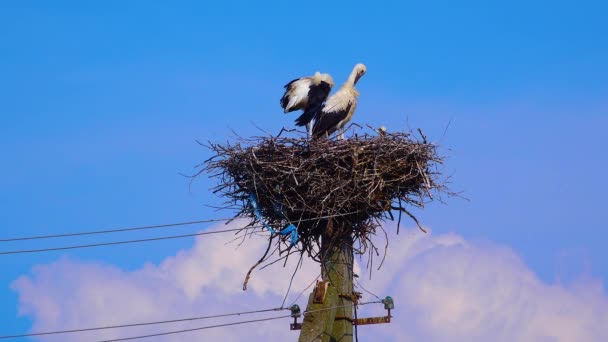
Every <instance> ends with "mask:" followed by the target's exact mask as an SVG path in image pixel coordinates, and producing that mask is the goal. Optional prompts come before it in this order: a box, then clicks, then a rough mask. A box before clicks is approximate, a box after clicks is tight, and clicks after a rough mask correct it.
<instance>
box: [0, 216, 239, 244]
mask: <svg viewBox="0 0 608 342" xmlns="http://www.w3.org/2000/svg"><path fill="white" fill-rule="evenodd" d="M227 220H230V218H224V219H211V220H199V221H187V222H178V223H167V224H157V225H152V226H141V227H130V228H117V229H106V230H95V231H88V232H76V233H62V234H54V235H39V236H21V237H14V238H6V239H0V242H12V241H24V240H41V239H56V238H63V237H69V236H82V235H96V234H109V233H119V232H128V231H134V230H146V229H157V228H167V227H176V226H187V225H193V224H199V223H210V222H221V221H227Z"/></svg>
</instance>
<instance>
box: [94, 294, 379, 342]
mask: <svg viewBox="0 0 608 342" xmlns="http://www.w3.org/2000/svg"><path fill="white" fill-rule="evenodd" d="M374 303H381V301H374V302H365V303H359V305H367V304H374ZM351 305H352V304H348V305H339V306H333V307H329V308H323V309H317V310H311V311H304V312H303V314H304V315H306V314H310V313H313V312H319V311H327V310H332V309H339V308H344V307H348V306H351ZM289 317H292V316H291V315H285V316H277V317H268V318H260V319H254V320H249V321H239V322H232V323H225V324H216V325H208V326H204V327H198V328H192V329H182V330H174V331H167V332H163V333H156V334H149V335H139V336H131V337H123V338H117V339H112V340H103V341H100V342H118V341H129V340H136V339H142V338H148V337H158V336H166V335H174V334H181V333H186V332H191V331H199V330H205V329H212V328H221V327H227V326H232V325H239V324H247V323H255V322H263V321H270V320H275V319H282V318H289Z"/></svg>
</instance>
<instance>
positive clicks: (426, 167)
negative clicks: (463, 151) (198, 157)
mask: <svg viewBox="0 0 608 342" xmlns="http://www.w3.org/2000/svg"><path fill="white" fill-rule="evenodd" d="M418 131H419V132H420V137H419V138H414V137H413V134H412V133H411V132H405V133H402V132H397V133H387V134H376V133H375V132H374V133H373V134H368V133H364V134H356V135H354V137H352V138H350V139H347V140H328V139H325V140H318V141H309V140H307V139H305V138H303V137H301V136H299V135H298V136H282V134H279V135H278V136H275V137H273V136H262V137H254V138H250V139H243V138H238V140H237V141H236V142H235V143H226V144H215V143H209V144H208V145H207V147H209V148H210V149H211V151H212V153H213V157H212V158H210V159H208V160H207V161H205V162H204V163H203V164H202V170H200V172H199V173H198V174H200V173H202V172H206V173H208V174H210V175H211V176H212V177H214V178H216V179H217V180H218V181H219V184H218V185H217V186H215V187H214V188H213V189H212V190H213V191H214V192H215V193H217V194H220V195H221V196H223V197H225V198H226V200H227V202H226V208H230V209H236V210H237V213H236V214H235V218H237V217H245V218H248V219H249V220H250V222H249V224H248V225H247V226H246V227H244V228H243V229H244V231H245V232H246V233H253V232H259V231H261V230H264V228H263V224H268V225H270V226H272V227H274V229H276V230H281V229H283V228H284V227H285V226H287V225H288V224H290V223H291V224H294V225H295V226H296V227H297V231H298V233H299V241H298V244H297V245H295V246H292V245H291V244H290V243H289V237H287V236H283V235H278V236H275V235H274V234H273V235H272V237H271V240H270V242H269V249H270V245H271V244H272V241H273V239H277V240H274V241H275V243H276V249H277V250H278V251H279V253H280V255H283V256H285V258H286V257H287V256H288V255H289V254H290V253H292V252H295V251H299V252H301V253H305V254H307V255H308V256H310V257H312V258H313V259H315V260H317V261H322V260H321V255H320V251H321V248H320V247H321V246H320V238H321V236H325V237H324V238H325V239H326V238H328V237H329V238H331V239H341V238H349V239H353V240H354V242H355V243H356V244H355V247H357V249H356V251H358V252H359V253H362V254H363V253H365V251H369V253H370V256H373V254H377V255H379V254H378V249H377V248H376V247H375V246H374V244H373V241H372V240H371V237H372V236H373V235H375V234H376V231H377V229H378V228H381V223H382V222H383V221H384V220H386V219H395V218H394V216H393V213H396V214H398V219H399V222H400V221H401V215H402V213H403V214H405V215H408V216H409V217H410V218H412V219H413V220H414V221H415V222H416V224H417V225H418V227H420V229H423V228H422V227H421V225H420V224H419V222H418V220H417V219H416V218H415V216H414V215H412V214H411V213H410V211H409V209H408V207H410V209H411V207H423V206H424V204H425V203H427V202H428V201H429V200H432V199H433V196H434V195H435V194H439V193H441V192H443V190H445V189H444V186H443V185H442V184H441V183H440V182H439V176H440V173H439V171H438V165H439V164H441V162H442V158H441V157H440V156H438V153H437V146H436V145H434V144H431V143H428V142H427V141H426V138H425V137H424V135H423V134H422V132H421V131H420V130H418ZM282 132H283V131H282ZM251 194H254V195H255V198H256V199H257V202H258V206H259V208H260V211H261V214H262V215H263V221H265V222H260V220H259V219H258V218H257V217H256V215H255V214H254V211H253V207H252V203H251ZM294 248H295V250H294ZM372 251H373V252H374V253H372ZM285 253H287V254H286V255H285ZM262 259H264V258H262ZM261 261H262V260H261Z"/></svg>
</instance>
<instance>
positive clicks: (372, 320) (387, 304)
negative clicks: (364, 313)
mask: <svg viewBox="0 0 608 342" xmlns="http://www.w3.org/2000/svg"><path fill="white" fill-rule="evenodd" d="M382 304H384V309H386V310H387V312H388V313H387V315H386V316H383V317H369V318H357V319H350V318H348V317H342V316H337V317H336V319H345V320H348V321H350V322H351V323H352V324H353V325H367V324H382V323H390V322H391V317H392V316H391V309H394V308H395V302H394V301H393V297H391V296H386V298H384V299H383V300H382Z"/></svg>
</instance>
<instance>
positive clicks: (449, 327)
mask: <svg viewBox="0 0 608 342" xmlns="http://www.w3.org/2000/svg"><path fill="white" fill-rule="evenodd" d="M237 224H238V223H237ZM225 239H226V237H225V236H221V235H210V236H209V235H208V236H203V237H200V238H199V239H197V240H196V243H195V245H194V246H193V248H191V249H187V250H183V251H180V252H178V253H177V254H176V255H174V256H171V257H168V258H166V259H165V260H164V261H163V262H162V263H161V264H159V265H153V264H147V265H144V266H142V267H141V268H140V269H138V270H135V271H124V270H121V269H120V268H117V267H115V266H111V265H104V264H101V263H91V262H82V261H76V260H71V259H67V258H64V259H60V260H58V261H56V262H53V263H51V264H46V265H38V266H36V267H34V269H33V270H32V272H31V274H30V275H26V276H22V277H21V278H19V279H17V280H16V281H15V282H14V283H13V288H14V289H15V290H16V291H17V292H18V293H19V297H20V314H22V315H28V316H31V317H32V318H33V321H34V325H33V327H32V330H34V331H40V330H61V329H72V328H75V327H76V328H78V327H90V326H105V325H113V324H124V323H131V322H142V321H154V320H162V319H173V318H179V317H188V316H197V315H206V314H214V313H224V312H234V311H246V310H251V309H252V308H253V309H257V308H269V307H276V306H278V305H280V303H281V301H282V297H283V295H284V294H285V291H286V289H287V287H288V283H289V278H290V276H291V272H290V270H292V269H293V266H294V265H295V261H296V260H295V259H294V260H293V263H292V264H291V265H290V266H289V267H288V268H287V269H284V268H282V267H281V266H279V265H276V266H275V267H271V268H269V269H266V270H263V271H260V272H258V273H255V274H254V277H253V278H252V280H251V282H250V287H249V290H248V291H246V292H243V291H242V290H241V285H242V281H243V276H244V274H245V273H246V272H247V269H248V268H249V267H250V266H251V264H252V263H253V262H255V261H256V260H257V258H258V257H259V255H260V253H261V252H262V250H263V249H264V247H265V246H264V240H263V238H257V239H255V238H254V239H252V240H251V241H248V243H246V244H244V245H243V247H241V248H239V249H235V246H234V245H226V244H225V242H226V240H225ZM361 272H364V270H362V271H361ZM317 275H318V268H317V267H316V266H315V265H314V264H313V263H308V264H306V263H305V265H304V267H303V268H302V270H300V272H299V273H298V274H297V276H296V279H295V280H294V290H293V291H292V292H293V293H294V295H295V294H297V293H298V292H300V290H302V289H303V288H304V287H305V286H307V285H308V284H309V283H310V282H311V281H312V280H313V279H314V278H315V277H316V276H317ZM362 278H366V277H365V275H363V274H361V278H360V279H361V282H362V283H363V286H364V287H365V288H366V289H368V290H370V291H371V292H373V293H377V294H378V295H381V296H384V295H386V294H389V295H392V296H393V297H394V298H395V301H396V310H395V311H394V315H395V317H394V320H393V323H391V324H388V325H377V326H366V327H361V328H360V329H359V335H360V337H361V339H362V340H387V341H419V340H424V341H606V340H608V329H606V327H607V326H608V297H607V296H606V295H605V293H604V292H603V286H602V284H601V283H599V282H598V281H594V280H593V279H586V280H581V281H579V282H577V283H575V284H572V285H571V286H568V287H564V286H562V285H559V284H548V283H545V282H543V281H541V280H540V279H539V278H538V277H537V276H536V275H535V274H534V273H533V272H532V271H530V269H529V268H528V267H527V266H526V265H525V263H524V262H523V261H522V260H521V258H519V257H518V256H517V255H516V254H515V253H514V252H513V251H512V250H510V249H509V248H506V247H502V246H495V245H491V244H488V243H476V242H469V241H466V240H465V239H463V238H462V237H460V236H458V235H455V234H443V235H433V234H428V235H424V234H422V233H420V232H418V231H417V230H411V231H406V232H405V234H402V235H399V236H396V237H394V238H393V240H392V245H391V246H390V247H389V255H388V259H387V262H386V264H385V266H383V268H382V269H381V270H380V271H375V272H374V273H373V276H372V279H371V281H370V280H367V279H362ZM306 297H307V294H306V295H304V296H303V297H302V298H301V299H300V300H299V304H300V305H301V306H305V301H306ZM290 300H293V296H292V297H291V298H290ZM290 300H288V303H289V302H290ZM364 300H373V297H372V296H371V295H368V294H365V298H364ZM285 313H286V312H278V313H264V314H260V315H254V316H243V317H237V318H236V320H246V319H255V318H260V317H268V316H272V315H275V314H276V315H282V314H285ZM383 314H384V311H383V310H382V308H381V306H375V307H374V306H364V307H362V308H361V311H360V316H372V315H383ZM234 320H235V319H223V320H213V321H199V322H189V323H184V324H173V325H166V326H158V327H136V328H129V329H128V330H127V329H124V330H123V329H119V330H106V331H103V332H94V333H89V334H88V335H87V334H74V335H63V336H59V337H52V336H46V337H45V336H42V337H40V338H39V340H40V341H67V342H70V341H83V340H87V341H88V340H100V339H111V338H118V337H125V336H132V335H139V334H149V333H155V332H162V331H166V330H178V329H182V328H186V329H188V328H195V327H197V326H204V325H208V324H217V323H224V322H230V321H234ZM288 324H289V320H287V319H286V320H277V321H270V322H265V323H256V324H253V325H243V326H235V327H231V328H219V329H210V330H204V331H199V332H191V333H187V334H183V335H173V336H169V337H165V338H158V339H155V341H191V340H193V339H199V338H204V339H212V338H221V339H222V340H225V341H239V340H259V341H267V340H296V339H297V333H295V332H291V331H289V325H288Z"/></svg>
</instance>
